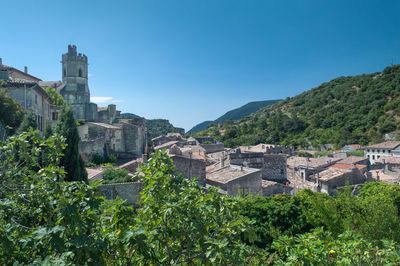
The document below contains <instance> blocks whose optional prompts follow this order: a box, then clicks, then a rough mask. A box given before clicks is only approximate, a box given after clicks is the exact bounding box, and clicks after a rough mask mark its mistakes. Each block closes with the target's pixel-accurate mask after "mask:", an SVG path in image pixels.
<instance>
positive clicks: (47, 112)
mask: <svg viewBox="0 0 400 266" xmlns="http://www.w3.org/2000/svg"><path fill="white" fill-rule="evenodd" d="M0 80H2V82H1V83H0V88H2V89H5V90H6V92H7V93H8V94H9V95H10V96H11V97H12V98H14V99H15V100H17V101H18V102H20V103H21V105H22V106H23V107H24V108H25V110H28V111H30V112H32V113H33V114H34V115H35V119H36V123H37V128H38V130H39V131H40V133H41V134H43V132H44V130H45V128H46V126H47V124H50V125H51V126H53V127H54V126H55V124H56V123H57V121H58V114H59V112H60V109H59V107H58V106H54V105H52V101H51V99H50V97H49V95H47V93H46V92H45V91H44V90H43V89H42V88H41V87H40V86H39V85H38V82H39V81H40V79H39V78H36V77H34V76H32V75H30V74H28V68H27V67H25V70H24V72H22V71H20V70H18V69H16V68H13V67H10V66H6V65H3V63H2V60H1V58H0Z"/></svg>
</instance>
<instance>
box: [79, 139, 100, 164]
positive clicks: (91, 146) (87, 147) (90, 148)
mask: <svg viewBox="0 0 400 266" xmlns="http://www.w3.org/2000/svg"><path fill="white" fill-rule="evenodd" d="M105 143H106V140H105V138H98V139H94V140H89V141H80V142H79V145H78V147H79V154H80V155H81V156H82V159H83V160H84V161H86V162H88V161H90V160H91V159H92V156H93V154H96V153H97V154H100V155H104V144H105Z"/></svg>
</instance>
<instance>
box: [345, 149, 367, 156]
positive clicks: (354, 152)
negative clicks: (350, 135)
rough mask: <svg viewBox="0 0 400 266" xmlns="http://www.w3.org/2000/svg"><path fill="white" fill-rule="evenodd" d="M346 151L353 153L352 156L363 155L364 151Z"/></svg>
mask: <svg viewBox="0 0 400 266" xmlns="http://www.w3.org/2000/svg"><path fill="white" fill-rule="evenodd" d="M347 153H348V154H349V155H353V156H360V157H365V152H364V150H356V151H348V152H347Z"/></svg>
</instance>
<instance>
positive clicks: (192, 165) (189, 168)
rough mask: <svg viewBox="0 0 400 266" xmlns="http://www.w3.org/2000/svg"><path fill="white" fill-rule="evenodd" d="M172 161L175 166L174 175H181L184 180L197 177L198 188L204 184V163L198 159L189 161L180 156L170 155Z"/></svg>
mask: <svg viewBox="0 0 400 266" xmlns="http://www.w3.org/2000/svg"><path fill="white" fill-rule="evenodd" d="M171 159H172V161H173V162H174V166H175V173H181V174H182V175H183V176H184V177H186V178H189V179H191V178H193V177H196V176H199V179H198V183H199V185H200V186H205V184H206V162H205V161H203V160H199V159H190V158H187V157H184V156H180V155H172V156H171Z"/></svg>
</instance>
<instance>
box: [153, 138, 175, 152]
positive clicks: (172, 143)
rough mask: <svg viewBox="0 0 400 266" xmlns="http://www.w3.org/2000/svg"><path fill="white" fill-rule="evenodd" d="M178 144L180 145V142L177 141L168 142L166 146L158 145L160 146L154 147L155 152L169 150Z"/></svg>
mask: <svg viewBox="0 0 400 266" xmlns="http://www.w3.org/2000/svg"><path fill="white" fill-rule="evenodd" d="M177 143H179V141H177V140H173V141H168V142H166V143H164V144H161V145H158V146H156V147H154V150H161V149H167V148H169V147H170V146H172V145H174V144H177Z"/></svg>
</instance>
